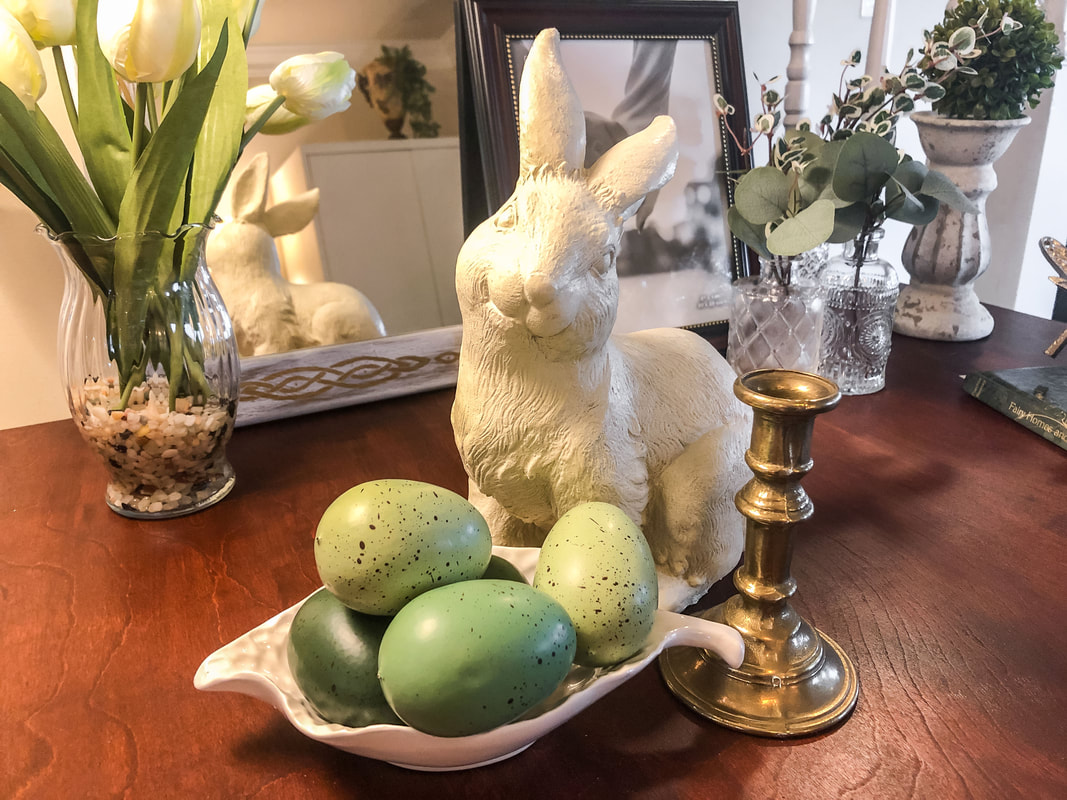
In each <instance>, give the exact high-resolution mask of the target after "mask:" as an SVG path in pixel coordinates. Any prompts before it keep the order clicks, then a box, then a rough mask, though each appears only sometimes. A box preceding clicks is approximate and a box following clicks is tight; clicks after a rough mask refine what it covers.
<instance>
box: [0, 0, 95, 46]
mask: <svg viewBox="0 0 1067 800" xmlns="http://www.w3.org/2000/svg"><path fill="white" fill-rule="evenodd" d="M0 6H4V7H6V8H7V10H8V11H10V12H11V13H12V14H13V15H14V16H15V19H17V20H18V21H19V22H21V23H22V27H23V28H25V29H26V33H28V34H29V35H30V38H31V39H33V43H34V44H35V45H37V47H58V46H60V45H64V44H74V14H75V8H76V6H77V0H0Z"/></svg>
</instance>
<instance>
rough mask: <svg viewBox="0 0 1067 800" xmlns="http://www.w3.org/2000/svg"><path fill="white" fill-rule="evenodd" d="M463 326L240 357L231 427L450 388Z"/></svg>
mask: <svg viewBox="0 0 1067 800" xmlns="http://www.w3.org/2000/svg"><path fill="white" fill-rule="evenodd" d="M461 334H462V328H461V327H460V326H459V325H452V326H449V327H446V328H436V329H434V330H428V331H422V332H419V333H408V334H403V335H400V336H391V337H388V338H385V339H372V340H370V341H365V342H352V343H350V344H338V345H330V346H326V347H311V348H307V349H305V350H293V351H290V352H288V353H277V354H274V355H269V356H253V357H251V358H243V359H241V395H240V400H239V402H238V405H237V426H238V427H243V426H245V425H254V424H256V423H259V422H268V421H270V420H275V419H284V418H286V417H295V416H298V415H301V414H311V413H313V412H316V411H326V410H329V409H331V408H340V407H342V406H351V405H357V404H359V403H370V402H373V401H375V400H385V399H387V398H390V397H399V396H400V395H405V394H414V393H416V392H425V391H429V390H431V389H442V388H445V387H448V386H454V385H455V383H456V374H457V371H458V364H459V343H460V337H461Z"/></svg>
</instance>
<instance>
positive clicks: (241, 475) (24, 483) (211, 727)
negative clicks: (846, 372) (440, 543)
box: [0, 309, 1067, 799]
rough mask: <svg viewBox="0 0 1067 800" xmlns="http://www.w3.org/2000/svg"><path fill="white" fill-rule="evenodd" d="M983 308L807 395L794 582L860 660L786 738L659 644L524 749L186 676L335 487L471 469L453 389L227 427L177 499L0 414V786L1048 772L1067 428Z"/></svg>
mask: <svg viewBox="0 0 1067 800" xmlns="http://www.w3.org/2000/svg"><path fill="white" fill-rule="evenodd" d="M994 315H995V317H996V330H995V331H994V333H993V335H992V336H991V337H990V338H988V339H986V340H984V341H980V342H975V343H971V344H946V343H937V342H925V341H919V340H914V339H906V338H901V337H897V338H896V340H895V342H894V348H893V354H892V358H891V360H890V367H889V385H888V387H887V388H886V389H885V390H884V391H882V392H880V393H878V394H876V395H872V396H868V397H848V398H845V399H844V400H843V401H842V403H841V405H840V406H839V407H838V409H837V410H835V411H834V412H832V413H830V414H827V415H825V416H822V417H820V418H819V420H818V421H817V422H816V425H815V438H814V442H813V455H814V458H815V468H814V470H813V471H812V473H811V474H810V475H809V476H808V478H807V479H806V480H805V487H806V488H807V490H808V492H809V494H810V495H811V497H812V499H813V501H814V503H815V516H814V517H813V519H812V520H811V521H810V522H808V523H806V524H805V525H803V526H802V527H801V528H800V530H799V531H798V534H797V536H796V555H795V558H794V574H795V576H796V577H797V579H798V581H799V585H800V592H799V596H798V598H797V606H798V608H799V610H800V612H801V613H802V614H803V615H804V616H805V617H806V618H808V619H809V620H810V621H812V622H813V623H814V624H816V625H818V626H819V627H820V628H822V629H823V630H825V631H826V632H827V633H828V634H830V635H831V636H833V637H834V638H835V639H836V640H837V641H838V642H839V643H840V644H841V645H842V646H843V647H844V648H845V649H846V650H847V652H848V653H850V654H851V656H852V657H853V659H854V661H855V663H856V665H857V668H858V670H859V673H860V680H861V685H860V697H859V703H858V706H857V708H856V711H855V713H854V714H853V715H852V717H851V718H850V719H848V720H847V721H845V722H844V723H843V724H842V725H841V726H839V727H838V728H837V729H835V730H833V731H830V732H828V733H825V734H822V735H819V736H815V737H812V738H808V739H802V740H793V741H775V740H769V739H760V738H755V737H752V736H747V735H744V734H741V733H736V732H733V731H730V730H726V729H724V728H720V727H717V726H716V725H714V724H712V723H710V722H708V721H706V720H704V719H703V718H702V717H699V716H697V715H695V714H693V713H691V712H689V711H688V710H687V709H686V708H684V707H683V706H682V704H681V703H680V702H678V701H677V700H675V698H674V697H673V696H672V695H671V694H670V693H669V692H668V691H667V689H666V688H665V687H664V685H663V682H662V680H661V678H660V675H659V671H658V669H657V668H656V667H650V668H649V669H647V670H645V672H643V673H642V674H641V675H639V676H638V677H636V678H635V679H633V680H632V681H631V682H629V683H627V684H626V685H624V686H623V687H621V688H620V689H618V690H617V691H615V692H614V693H612V694H611V695H609V696H607V697H606V698H604V699H603V700H601V701H600V702H598V703H597V704H595V705H594V706H593V707H591V708H590V709H588V710H587V711H585V712H583V713H582V714H580V715H579V716H578V717H576V718H575V719H574V720H572V721H571V722H569V723H568V724H566V725H565V726H563V727H562V728H560V729H558V730H556V731H555V732H553V733H552V734H550V735H549V736H547V737H546V738H544V739H542V740H541V741H539V742H538V743H536V744H535V745H533V746H532V747H531V748H530V749H529V750H527V751H526V752H525V753H523V754H521V755H519V756H517V757H515V758H512V759H510V760H508V761H505V762H502V763H499V764H496V765H492V766H488V767H484V768H481V769H476V770H472V771H468V772H460V773H448V774H428V773H418V772H410V771H405V770H403V769H400V768H397V767H393V766H390V765H387V764H383V763H379V762H375V761H372V760H368V759H365V758H360V757H357V756H352V755H346V754H344V753H342V752H340V751H337V750H334V749H332V748H330V747H328V746H325V745H322V744H318V743H316V742H313V741H311V740H309V739H306V738H304V737H303V736H302V735H301V734H300V733H298V732H297V731H296V730H295V729H293V728H291V727H290V726H289V725H288V723H286V722H285V721H284V719H283V718H282V716H281V715H280V714H279V713H278V712H277V711H275V710H274V709H272V708H271V707H269V706H267V705H265V704H263V703H261V702H258V701H256V700H253V699H251V698H249V697H245V696H242V695H236V694H229V693H223V694H219V693H202V692H198V691H196V690H195V689H194V688H193V685H192V678H193V673H194V672H195V671H196V668H197V666H198V665H199V664H200V662H201V660H203V658H204V657H205V656H207V655H208V654H210V653H211V652H213V651H214V650H215V649H216V648H218V647H219V646H220V645H222V644H224V643H226V642H228V641H230V640H232V639H234V638H235V637H237V636H238V635H240V634H242V633H244V632H245V631H247V630H249V629H250V628H252V627H254V626H256V625H258V624H259V623H261V622H263V621H264V620H266V619H268V618H269V617H271V616H273V615H274V614H275V613H277V612H278V611H281V610H282V609H284V608H286V607H288V606H290V605H292V604H293V603H295V602H297V601H299V600H300V599H301V598H303V597H304V596H305V595H307V594H308V593H309V592H310V591H311V590H312V589H314V588H315V587H316V585H317V584H318V580H317V577H316V573H315V566H314V558H313V552H312V542H311V537H312V532H313V531H314V528H315V524H316V522H317V520H318V517H319V515H320V514H321V513H322V511H323V510H324V509H325V508H326V506H327V505H329V503H330V502H331V501H332V500H333V499H334V498H335V497H336V496H337V495H338V494H340V493H341V492H342V491H344V490H345V489H347V488H349V487H350V486H352V485H354V484H357V483H360V482H362V481H365V480H369V479H373V478H382V477H404V478H412V479H419V480H425V481H431V482H433V483H437V484H440V485H442V486H445V487H447V488H449V489H453V490H455V491H458V492H464V491H465V477H464V473H463V470H462V468H461V465H460V462H459V458H458V456H457V454H456V450H455V447H454V445H453V441H452V432H451V428H450V425H449V409H450V406H451V402H452V392H451V391H438V392H433V393H429V394H423V395H418V396H412V397H407V398H402V399H397V400H389V401H385V402H381V403H376V404H373V405H365V406H356V407H352V408H348V409H344V410H340V411H334V412H327V413H322V414H318V415H313V416H308V417H302V418H297V419H292V420H287V421H281V422H274V423H268V424H264V425H260V426H255V427H251V428H243V429H240V430H238V431H237V433H236V434H235V436H234V439H233V442H232V444H231V446H230V452H231V455H232V461H233V464H234V466H235V468H236V470H237V475H238V483H237V487H236V489H235V490H234V492H233V494H232V495H231V496H230V497H229V498H227V499H226V500H225V501H223V502H222V503H221V504H219V505H217V506H215V507H214V508H211V509H209V510H207V511H205V512H202V513H200V514H196V515H193V516H191V517H186V518H184V519H178V520H173V521H166V522H152V523H147V522H135V521H131V520H127V519H123V518H121V517H119V516H117V515H115V514H113V513H112V512H111V511H109V510H108V509H107V507H106V506H105V505H104V497H103V494H104V483H105V474H104V471H103V468H102V467H101V466H100V465H98V464H97V463H96V461H95V457H91V454H90V452H89V451H88V449H87V448H86V447H85V445H84V444H83V443H82V442H81V441H80V439H79V436H78V433H77V431H76V430H75V427H74V425H73V424H72V423H70V422H66V421H64V422H55V423H49V424H44V425H35V426H30V427H25V428H18V429H15V430H9V431H4V432H2V433H0V519H2V529H0V603H2V606H0V607H2V613H0V676H2V691H0V703H2V710H0V767H2V769H0V797H4V798H12V797H33V798H83V797H106V796H126V797H131V798H170V797H176V798H209V797H210V798H214V797H219V798H240V797H253V796H254V797H257V798H303V797H346V798H347V797H358V798H392V797H431V796H432V797H435V798H448V797H464V798H467V797H470V798H496V797H501V798H518V797H527V796H530V797H535V796H536V797H544V798H563V797H566V798H615V797H640V798H672V799H673V798H704V797H709V798H711V797H715V798H735V797H744V798H833V797H850V798H857V797H871V798H879V799H881V798H904V797H918V798H955V797H978V798H1006V797H1022V796H1025V797H1049V798H1052V797H1056V798H1060V797H1067V668H1065V667H1067V619H1065V616H1067V615H1065V611H1067V601H1065V599H1064V597H1065V595H1064V582H1065V578H1067V569H1065V567H1067V452H1065V451H1064V450H1061V449H1059V448H1058V447H1056V446H1055V445H1053V444H1051V443H1050V442H1047V441H1045V440H1044V439H1042V438H1040V437H1039V436H1037V435H1035V434H1033V433H1031V432H1029V431H1027V430H1025V429H1024V428H1022V427H1021V426H1019V425H1017V424H1015V423H1013V422H1012V421H1010V420H1008V419H1007V418H1005V417H1003V416H1001V415H1000V414H998V413H997V412H995V411H993V410H992V409H990V408H987V407H986V406H985V405H983V404H981V403H979V402H977V401H975V400H973V399H972V398H970V397H968V396H967V395H965V394H964V393H963V392H962V391H961V389H960V384H961V380H960V377H959V376H960V374H961V373H963V372H965V371H967V370H971V369H994V368H1001V367H1010V366H1029V365H1036V364H1042V363H1049V362H1048V359H1047V357H1046V356H1044V355H1043V353H1042V349H1043V348H1044V347H1045V346H1046V345H1047V344H1048V342H1049V341H1050V340H1051V339H1052V338H1053V337H1054V335H1055V334H1056V333H1057V332H1058V326H1057V324H1055V323H1050V322H1045V321H1042V320H1038V319H1035V318H1032V317H1026V316H1023V315H1020V314H1015V313H1012V312H1006V311H1002V310H999V309H994ZM732 591H733V590H732V586H731V585H730V584H729V581H727V580H724V581H721V582H720V583H719V584H717V585H716V587H714V588H713V590H712V592H711V594H710V595H709V597H708V598H706V602H705V605H706V604H710V603H711V602H714V601H718V600H721V599H723V598H725V597H727V596H728V595H729V594H732Z"/></svg>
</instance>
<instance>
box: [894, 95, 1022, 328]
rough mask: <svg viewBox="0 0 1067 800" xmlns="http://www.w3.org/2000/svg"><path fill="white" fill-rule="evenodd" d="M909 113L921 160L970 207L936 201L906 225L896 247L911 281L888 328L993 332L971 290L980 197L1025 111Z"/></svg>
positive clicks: (984, 263)
mask: <svg viewBox="0 0 1067 800" xmlns="http://www.w3.org/2000/svg"><path fill="white" fill-rule="evenodd" d="M911 118H912V120H913V121H914V122H915V125H916V127H918V129H919V140H920V142H922V146H923V150H924V151H925V152H926V157H927V160H926V163H927V164H928V165H929V166H930V167H931V168H932V169H936V170H939V171H940V172H943V173H944V174H945V175H947V176H948V177H949V178H950V179H952V180H953V181H954V182H955V183H956V185H957V186H959V187H960V189H961V190H962V191H963V192H964V194H966V195H967V197H969V198H970V199H971V200H973V201H974V202H975V204H976V205H977V206H978V213H977V214H967V213H964V212H962V211H958V210H957V209H955V208H951V207H950V206H949V205H947V204H946V203H942V204H941V209H940V211H939V212H938V214H937V217H936V218H935V219H934V221H933V222H931V223H930V224H929V225H925V226H922V227H916V228H914V229H912V231H911V233H910V234H909V235H908V240H907V243H906V244H905V245H904V252H903V253H902V261H903V264H904V269H906V270H907V271H908V274H909V275H911V283H910V284H909V285H908V286H905V287H904V288H903V290H902V291H901V293H900V297H899V298H898V299H897V309H896V316H895V319H894V323H893V330H895V331H896V332H897V333H903V334H906V335H908V336H915V337H917V338H920V339H941V340H945V341H954V342H967V341H972V340H974V339H981V338H982V337H983V336H988V335H989V334H990V333H991V332H992V331H993V317H992V316H990V314H989V312H988V311H986V309H985V308H983V307H982V304H981V303H979V302H978V296H977V295H976V294H975V292H974V281H975V280H976V279H977V278H978V276H979V275H981V274H982V273H983V272H985V271H986V269H987V268H988V267H989V260H990V247H989V224H988V222H987V220H986V212H985V204H986V198H987V197H989V194H990V193H991V192H992V191H993V190H994V189H995V188H996V186H997V175H996V172H994V170H993V164H994V162H996V160H997V159H998V158H1000V156H1002V155H1003V154H1004V152H1005V151H1006V150H1007V149H1008V146H1009V145H1010V144H1011V143H1012V140H1013V139H1014V138H1015V134H1016V133H1018V132H1019V130H1020V129H1021V128H1023V127H1024V126H1025V125H1027V124H1029V122H1030V118H1029V117H1023V118H1021V119H1011V120H972V119H951V118H948V117H940V116H938V115H936V114H934V113H932V112H929V111H921V112H917V113H915V114H913V115H912V117H911Z"/></svg>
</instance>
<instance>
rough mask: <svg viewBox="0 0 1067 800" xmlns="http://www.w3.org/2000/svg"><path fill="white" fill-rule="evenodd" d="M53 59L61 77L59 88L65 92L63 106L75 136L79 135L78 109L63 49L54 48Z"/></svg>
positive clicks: (57, 72)
mask: <svg viewBox="0 0 1067 800" xmlns="http://www.w3.org/2000/svg"><path fill="white" fill-rule="evenodd" d="M52 58H53V59H55V62H56V74H57V75H59V88H60V89H61V90H62V92H63V104H64V105H65V106H66V107H67V117H68V118H69V119H70V127H71V128H72V129H73V130H74V135H75V136H77V135H78V109H77V107H76V106H75V105H74V95H73V94H72V93H71V91H70V77H69V76H68V75H67V62H66V61H65V60H64V58H63V48H62V47H58V46H57V47H53V48H52Z"/></svg>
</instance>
